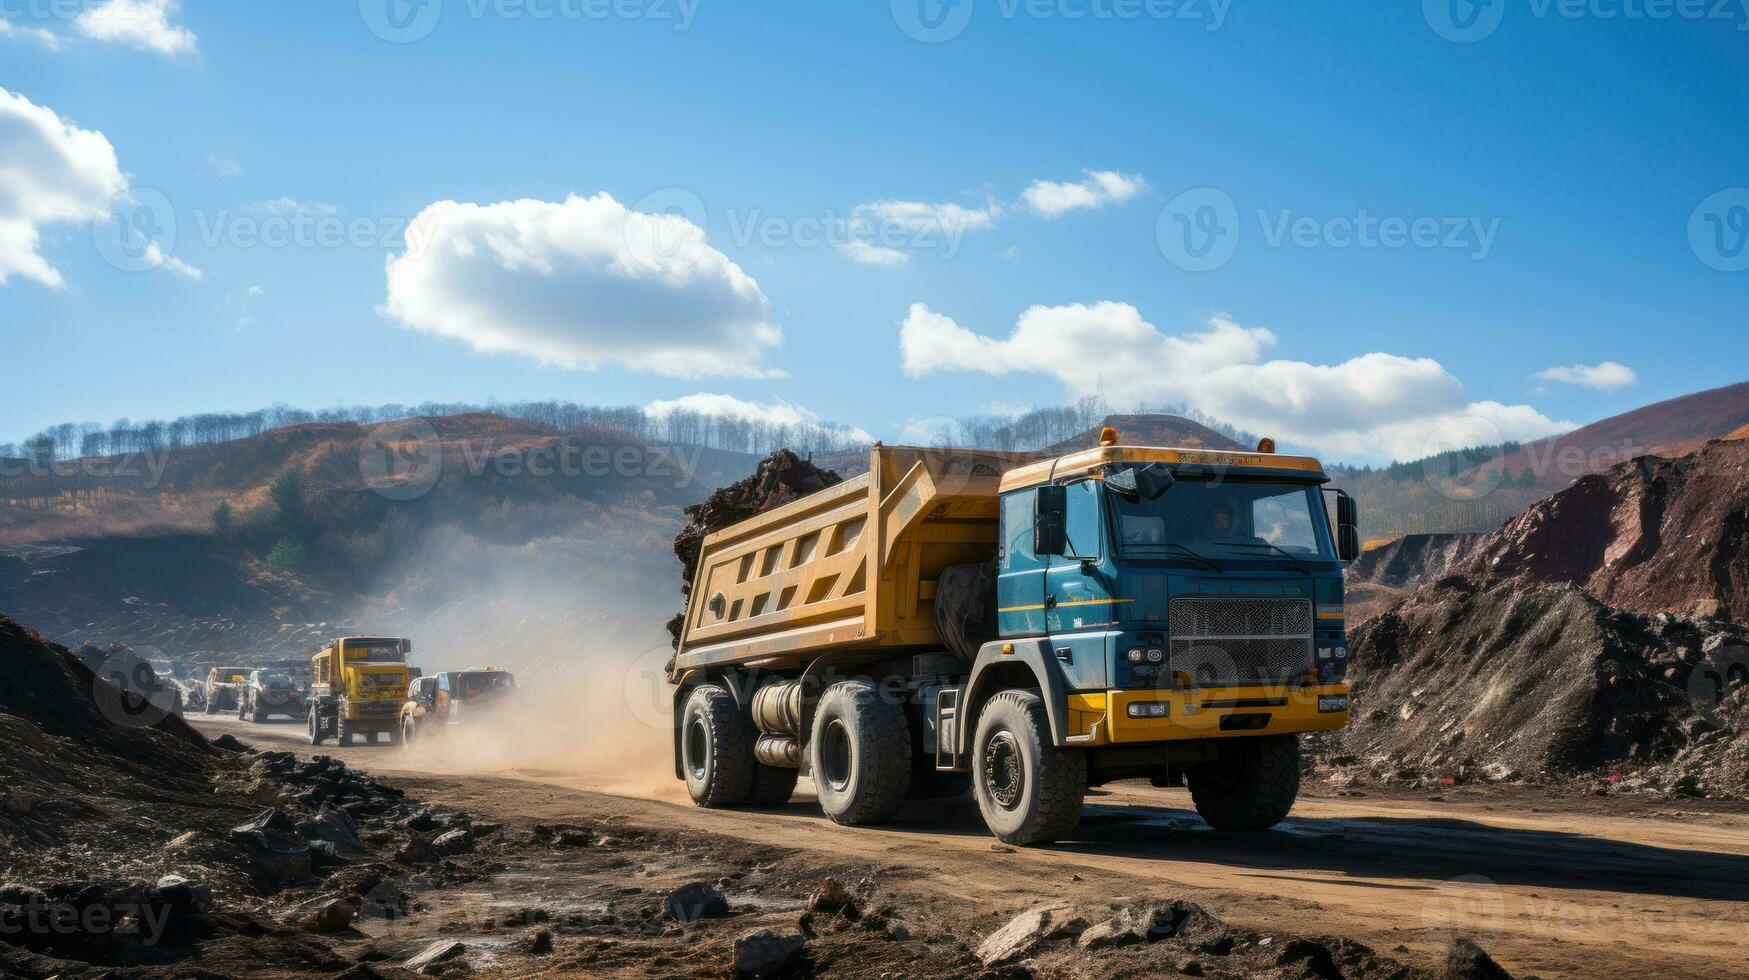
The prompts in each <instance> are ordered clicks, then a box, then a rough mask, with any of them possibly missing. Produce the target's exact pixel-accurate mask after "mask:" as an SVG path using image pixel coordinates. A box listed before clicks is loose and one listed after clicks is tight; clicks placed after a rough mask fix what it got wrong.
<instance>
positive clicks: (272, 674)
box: [237, 670, 309, 724]
mask: <svg viewBox="0 0 1749 980" xmlns="http://www.w3.org/2000/svg"><path fill="white" fill-rule="evenodd" d="M308 711H309V705H308V704H307V703H306V702H305V701H304V698H303V695H301V694H299V693H298V687H297V684H296V683H295V682H294V681H293V680H292V679H291V677H290V676H288V675H286V674H283V673H280V672H279V671H274V670H257V671H255V672H253V673H251V674H250V675H249V679H248V680H247V681H246V682H244V684H243V686H242V688H241V693H240V694H239V695H238V697H237V720H238V721H243V720H248V721H253V722H255V723H256V724H260V723H262V722H264V721H266V720H267V719H268V718H269V717H271V716H273V715H281V716H283V717H286V718H296V719H298V720H299V721H302V720H304V715H305V714H306V713H307V712H308Z"/></svg>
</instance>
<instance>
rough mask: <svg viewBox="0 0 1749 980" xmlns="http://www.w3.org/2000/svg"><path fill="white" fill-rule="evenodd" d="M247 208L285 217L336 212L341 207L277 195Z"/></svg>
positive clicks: (260, 212) (258, 212)
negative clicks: (307, 202)
mask: <svg viewBox="0 0 1749 980" xmlns="http://www.w3.org/2000/svg"><path fill="white" fill-rule="evenodd" d="M247 210H248V211H250V212H251V213H253V214H265V215H268V216H269V217H274V218H283V217H285V216H286V215H292V214H307V213H318V214H334V213H336V212H338V211H339V209H338V208H336V207H335V206H334V205H332V204H324V203H322V202H321V201H314V202H311V203H309V204H305V203H304V202H303V201H298V200H294V199H292V198H289V197H275V198H269V199H268V200H265V201H256V202H255V203H254V204H251V205H249V207H248V209H247Z"/></svg>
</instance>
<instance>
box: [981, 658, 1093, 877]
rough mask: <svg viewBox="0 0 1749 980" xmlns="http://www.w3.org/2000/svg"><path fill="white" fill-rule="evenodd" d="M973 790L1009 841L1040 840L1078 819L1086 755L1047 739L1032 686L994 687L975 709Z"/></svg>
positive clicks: (1064, 831)
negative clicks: (1017, 688) (981, 706)
mask: <svg viewBox="0 0 1749 980" xmlns="http://www.w3.org/2000/svg"><path fill="white" fill-rule="evenodd" d="M972 790H973V792H974V794H975V795H976V796H977V798H978V809H979V810H980V811H981V812H982V813H983V814H984V824H985V826H987V827H989V828H990V832H991V833H992V834H995V835H996V839H997V840H1000V841H1002V842H1004V843H1007V844H1044V843H1049V842H1051V841H1054V840H1058V839H1060V838H1063V837H1067V836H1068V835H1069V834H1070V833H1072V832H1073V831H1074V830H1075V826H1076V825H1077V824H1079V823H1080V822H1081V800H1082V798H1083V797H1085V796H1086V795H1087V757H1086V756H1084V755H1083V754H1082V753H1081V750H1080V749H1065V748H1059V747H1057V746H1055V745H1052V744H1051V736H1050V728H1049V726H1048V724H1047V723H1046V718H1045V705H1044V701H1042V700H1041V699H1040V698H1039V696H1038V693H1037V692H1036V691H1013V690H1010V691H998V692H997V693H996V695H995V696H994V697H992V698H991V699H990V700H989V701H988V702H986V703H985V704H984V710H983V711H982V712H980V713H979V715H978V729H977V736H976V737H975V738H974V739H973V742H972Z"/></svg>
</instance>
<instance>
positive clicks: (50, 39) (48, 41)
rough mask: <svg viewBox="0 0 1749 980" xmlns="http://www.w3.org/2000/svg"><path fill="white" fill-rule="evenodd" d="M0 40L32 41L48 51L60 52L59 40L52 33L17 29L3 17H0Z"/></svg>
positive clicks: (31, 29)
mask: <svg viewBox="0 0 1749 980" xmlns="http://www.w3.org/2000/svg"><path fill="white" fill-rule="evenodd" d="M0 38H11V39H13V40H19V41H34V42H36V43H37V44H40V45H42V46H43V47H45V48H48V49H49V50H50V51H59V50H61V38H60V36H59V35H57V34H55V32H54V31H50V30H46V29H44V28H41V27H19V26H18V25H17V24H14V23H13V22H12V21H11V20H8V19H6V18H4V17H0Z"/></svg>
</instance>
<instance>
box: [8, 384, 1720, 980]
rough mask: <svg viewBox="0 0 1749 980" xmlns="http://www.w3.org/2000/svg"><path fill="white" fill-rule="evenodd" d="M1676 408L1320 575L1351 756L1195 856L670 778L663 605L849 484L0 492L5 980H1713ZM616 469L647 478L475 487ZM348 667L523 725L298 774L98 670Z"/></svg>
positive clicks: (273, 457)
mask: <svg viewBox="0 0 1749 980" xmlns="http://www.w3.org/2000/svg"><path fill="white" fill-rule="evenodd" d="M1704 394H1705V395H1706V396H1708V397H1707V398H1706V399H1704V400H1703V403H1704V405H1705V406H1706V408H1707V411H1705V412H1701V411H1699V410H1697V409H1695V407H1694V404H1690V405H1689V406H1688V408H1687V409H1686V410H1681V411H1671V410H1667V409H1660V410H1658V411H1651V410H1650V409H1657V408H1659V407H1658V406H1651V407H1650V408H1649V409H1648V410H1641V416H1640V417H1641V418H1642V419H1643V420H1646V421H1644V422H1643V423H1642V424H1641V429H1640V431H1636V432H1634V433H1632V435H1633V437H1634V438H1635V440H1637V442H1638V443H1639V444H1643V445H1647V446H1665V445H1669V446H1673V447H1674V448H1672V449H1668V450H1661V451H1660V452H1659V453H1655V454H1650V455H1639V456H1630V457H1629V458H1615V457H1608V458H1606V457H1605V456H1602V455H1600V456H1598V461H1597V464H1596V465H1595V466H1594V467H1593V466H1592V465H1591V464H1589V463H1587V464H1586V469H1585V471H1584V472H1583V473H1576V474H1574V475H1573V476H1572V477H1571V478H1567V479H1562V480H1550V481H1548V482H1549V484H1550V485H1549V486H1547V487H1544V488H1542V489H1539V490H1538V492H1537V494H1536V495H1535V499H1532V500H1529V501H1528V502H1527V503H1526V504H1525V506H1524V507H1523V508H1521V509H1520V510H1518V511H1516V512H1515V514H1514V515H1513V516H1511V517H1510V519H1507V520H1504V521H1503V522H1502V523H1499V524H1497V525H1495V526H1491V527H1450V528H1437V527H1435V528H1429V529H1428V530H1427V531H1426V533H1418V534H1416V535H1414V536H1409V537H1402V538H1400V539H1394V540H1391V541H1385V542H1379V543H1376V544H1375V545H1374V546H1373V547H1372V548H1371V549H1369V551H1368V553H1367V554H1366V556H1364V557H1363V558H1362V559H1361V561H1359V562H1357V563H1355V566H1354V568H1353V569H1352V572H1351V580H1350V601H1351V604H1352V605H1353V608H1352V609H1351V612H1350V622H1349V638H1350V644H1351V646H1352V649H1353V656H1354V657H1355V667H1354V669H1353V670H1352V671H1351V675H1350V677H1351V681H1352V684H1353V692H1354V701H1355V709H1354V713H1353V719H1354V720H1353V722H1352V723H1351V725H1350V727H1349V728H1348V729H1347V730H1345V731H1342V732H1339V733H1333V734H1330V735H1326V736H1320V737H1318V738H1317V739H1315V740H1312V741H1310V742H1309V748H1310V751H1309V752H1307V754H1306V757H1305V762H1304V771H1303V773H1302V780H1303V784H1302V785H1303V788H1302V791H1301V795H1300V799H1299V803H1298V805H1297V806H1296V808H1295V809H1294V811H1293V813H1292V815H1291V816H1290V817H1289V818H1288V819H1287V820H1286V821H1285V822H1284V823H1282V824H1281V825H1279V826H1278V827H1276V828H1275V829H1273V830H1270V831H1266V832H1257V833H1217V832H1215V831H1213V830H1211V829H1210V828H1209V827H1208V826H1207V825H1206V824H1205V823H1204V822H1203V821H1202V820H1201V819H1200V818H1199V817H1197V815H1196V812H1195V809H1194V808H1193V806H1192V805H1191V801H1190V799H1189V798H1188V796H1187V794H1186V793H1185V791H1184V790H1181V789H1158V788H1154V787H1152V786H1150V785H1148V784H1147V783H1146V782H1145V781H1144V782H1121V783H1116V784H1113V785H1110V786H1106V787H1103V788H1100V789H1097V790H1094V791H1093V792H1091V793H1090V795H1089V796H1088V799H1087V803H1086V806H1085V810H1084V816H1083V819H1082V821H1081V824H1080V826H1079V829H1078V830H1077V831H1076V832H1075V834H1074V835H1073V836H1072V838H1071V839H1069V840H1067V841H1064V842H1062V843H1059V844H1055V845H1051V846H1046V847H1032V848H1013V847H1009V846H1006V845H1002V844H999V843H997V842H995V840H994V839H993V838H992V837H990V836H989V834H988V833H987V832H986V830H985V829H984V826H983V823H982V821H981V820H980V818H979V815H978V810H977V807H976V805H975V804H974V803H973V802H972V800H971V799H970V798H968V797H961V798H955V799H948V800H928V801H915V802H912V803H909V804H907V805H906V806H905V808H903V809H902V810H901V811H900V813H899V815H898V817H897V819H896V820H894V821H893V822H891V823H888V824H885V825H881V826H877V827H843V826H838V825H836V824H833V823H831V822H830V821H828V820H827V819H826V818H825V817H823V816H822V815H821V813H820V810H819V809H818V807H817V806H816V805H815V803H814V800H813V795H812V794H813V787H812V786H811V784H810V783H809V781H808V780H806V779H804V780H803V781H802V782H801V784H800V786H799V787H798V789H797V792H796V793H795V795H794V797H793V798H792V799H791V800H790V802H788V803H786V804H784V805H781V806H776V807H770V808H762V809H741V810H704V809H699V808H696V807H694V806H693V805H692V804H691V802H690V800H689V799H688V798H687V795H686V790H685V786H684V784H682V783H680V782H679V781H677V780H675V779H674V776H673V764H672V761H671V759H670V744H671V737H670V734H669V732H668V730H667V727H666V726H667V725H668V720H667V714H666V705H665V703H664V702H663V700H662V699H663V697H664V688H663V684H664V681H663V672H662V668H663V665H664V663H665V661H666V659H667V657H668V656H669V655H670V653H671V648H670V644H669V635H668V633H667V631H666V630H665V629H664V624H665V623H666V622H667V621H668V619H669V617H670V616H672V615H673V613H674V612H675V610H676V609H677V608H678V607H679V606H680V604H681V603H683V602H684V601H685V597H684V596H683V594H682V590H681V587H680V582H681V578H682V568H683V567H684V566H685V563H686V562H687V561H689V560H691V559H692V558H696V555H697V546H698V540H699V538H700V537H701V535H702V533H703V532H704V531H706V530H709V529H710V528H712V527H715V526H720V524H721V523H722V522H723V521H726V520H733V519H737V518H738V517H741V516H746V515H749V514H754V513H759V512H760V511H763V510H766V509H769V508H770V507H772V506H776V505H779V504H781V503H784V502H786V501H788V500H791V499H794V498H795V497H796V496H798V495H800V494H801V493H805V492H807V491H808V490H810V489H813V488H815V487H818V486H821V485H826V484H827V483H830V482H835V481H836V480H837V479H839V478H840V477H843V476H848V475H850V473H851V472H852V471H853V468H854V467H855V466H856V465H857V460H856V459H855V457H854V456H849V457H845V458H843V459H840V458H837V457H832V458H827V457H821V458H818V459H816V460H814V461H812V462H809V461H807V460H805V459H798V458H797V457H794V456H791V455H787V454H777V455H774V456H773V457H772V458H770V459H766V460H760V459H757V458H754V457H751V456H746V455H741V454H732V453H717V452H707V451H699V450H692V449H688V448H686V447H683V446H652V445H644V444H641V443H634V442H631V441H628V440H624V439H622V438H620V437H609V436H608V435H606V434H580V433H567V432H559V431H555V430H551V429H547V428H544V427H541V426H537V425H532V424H529V423H525V422H520V421H516V420H510V419H503V418H498V417H495V416H465V417H463V416H458V417H451V418H439V419H431V420H427V421H426V422H425V423H424V424H426V425H429V426H430V427H431V430H432V431H433V432H434V433H435V434H436V439H437V444H438V446H439V451H440V455H441V459H442V462H443V465H442V466H441V467H440V471H441V472H440V473H439V474H438V475H437V476H436V477H435V478H434V479H432V480H431V481H430V485H429V487H428V488H426V489H424V490H423V491H422V492H421V493H420V494H419V495H417V496H408V495H405V494H400V493H399V492H398V485H395V484H392V483H391V484H389V485H385V484H383V483H382V482H381V478H380V477H373V475H372V474H371V473H370V472H369V467H361V466H360V464H359V459H360V453H361V447H368V445H369V440H370V439H371V438H372V432H371V431H370V427H361V426H350V425H321V426H304V427H294V428H292V429H287V430H281V431H277V432H269V433H266V434H263V435H261V436H257V437H254V438H252V439H248V440H242V441H240V442H238V443H232V444H223V445H219V446H210V447H202V448H201V449H199V450H192V451H190V452H188V453H186V454H177V455H175V456H173V457H171V459H170V462H169V466H168V468H167V469H166V470H165V471H164V473H163V475H162V476H161V477H160V478H158V479H157V480H156V481H155V482H154V483H153V485H152V486H149V487H148V486H145V485H143V484H134V485H130V484H129V483H128V482H127V481H128V480H129V479H130V478H127V477H113V478H107V479H106V480H105V481H103V482H102V483H101V485H97V484H96V483H94V482H93V481H89V480H88V481H87V483H86V484H85V485H82V486H79V487H70V486H66V485H59V484H57V483H55V479H56V478H52V477H50V478H44V479H43V480H39V481H37V482H36V483H33V484H31V485H29V486H22V485H15V486H8V488H7V494H6V507H5V510H4V513H3V514H0V614H3V616H0V670H4V674H3V676H4V678H5V682H4V683H0V975H4V976H21V977H32V978H49V977H99V976H102V977H131V976H140V977H172V976H176V977H181V976H241V975H249V976H302V975H317V974H320V975H340V976H348V977H358V978H369V977H400V976H443V975H470V974H472V975H482V976H510V977H531V976H560V975H588V976H626V977H642V976H666V977H726V976H752V977H780V976H847V977H871V978H873V977H908V976H918V975H930V976H954V977H957V976H966V977H976V976H985V977H1027V976H1049V977H1057V976H1061V977H1129V976H1134V977H1143V976H1148V977H1153V976H1193V977H1253V976H1264V977H1288V978H1300V977H1316V978H1334V977H1342V978H1374V977H1391V978H1422V977H1426V978H1434V977H1475V978H1483V977H1486V978H1495V977H1505V976H1516V977H1529V976H1538V977H1548V978H1552V977H1580V976H1587V977H1589V976H1595V975H1596V974H1598V973H1599V972H1600V971H1607V972H1608V973H1611V974H1614V975H1620V976H1636V977H1637V976H1692V977H1738V976H1743V975H1744V974H1745V973H1746V972H1749V886H1746V885H1745V882H1749V802H1745V800H1746V799H1749V685H1745V684H1743V683H1741V681H1740V680H1739V679H1738V678H1739V676H1740V675H1738V674H1736V673H1733V669H1734V667H1735V666H1737V665H1738V664H1739V663H1749V627H1746V623H1749V440H1745V439H1744V438H1743V436H1744V435H1745V433H1744V432H1742V431H1740V427H1741V426H1742V425H1743V424H1744V422H1745V421H1749V415H1744V414H1742V413H1743V411H1744V410H1745V409H1746V408H1749V387H1746V386H1737V388H1735V389H1721V391H1720V392H1714V393H1704ZM1694 397H1699V396H1694ZM1630 414H1632V413H1630ZM1622 418H1627V416H1623V417H1622ZM1695 418H1702V419H1704V420H1706V422H1707V424H1712V423H1715V422H1716V423H1717V424H1718V426H1720V428H1719V431H1716V432H1709V433H1704V434H1703V433H1696V432H1692V431H1690V430H1691V429H1692V428H1693V420H1694V419H1695ZM1671 420H1678V421H1680V423H1681V425H1680V426H1679V427H1678V428H1677V429H1672V430H1670V431H1664V430H1659V429H1657V428H1656V426H1658V425H1665V424H1666V423H1669V424H1674V423H1673V422H1671ZM1149 421H1150V422H1151V423H1152V424H1153V425H1155V426H1156V427H1157V429H1158V431H1159V432H1160V433H1161V434H1160V435H1158V436H1154V435H1150V437H1149V438H1150V441H1165V440H1166V439H1167V438H1168V437H1173V438H1182V439H1185V440H1189V439H1197V440H1201V441H1199V442H1196V443H1194V444H1195V445H1201V446H1207V447H1209V448H1222V447H1223V446H1224V445H1225V443H1223V442H1221V440H1222V439H1224V437H1222V436H1220V435H1219V434H1218V433H1215V432H1213V431H1211V430H1207V429H1203V428H1202V427H1200V426H1195V423H1189V422H1184V421H1183V420H1169V419H1158V418H1156V419H1153V420H1149ZM1179 423H1182V424H1179ZM1733 423H1734V424H1733ZM1120 424H1123V423H1120ZM1127 424H1130V425H1132V426H1134V425H1139V424H1141V422H1140V421H1138V420H1131V421H1130V422H1128V423H1127ZM1600 425H1601V423H1600ZM1633 425H1634V423H1633V422H1632V420H1629V421H1628V422H1624V423H1620V424H1619V425H1617V426H1615V427H1614V428H1610V427H1605V428H1604V429H1603V430H1600V431H1604V432H1605V434H1606V435H1607V436H1608V438H1609V440H1610V441H1611V442H1614V443H1617V444H1619V443H1621V441H1622V433H1621V431H1620V430H1621V428H1622V426H1628V427H1630V428H1632V427H1633ZM1727 425H1728V427H1725V426H1727ZM1193 426H1194V428H1192V427H1193ZM1583 432H1584V430H1580V433H1583ZM1578 435H1579V433H1575V434H1574V435H1573V436H1569V437H1563V438H1567V439H1572V438H1574V436H1578ZM1678 437H1680V438H1678ZM609 438H612V439H614V440H615V448H616V449H624V450H626V454H627V455H626V457H625V458H627V459H628V460H629V459H631V457H632V456H633V455H636V456H637V457H638V458H639V459H641V460H643V462H642V463H640V464H639V465H637V466H627V467H625V468H624V471H623V472H619V473H616V474H615V475H613V476H612V477H611V478H600V477H572V476H567V475H565V474H564V473H562V472H561V473H556V474H553V475H549V476H537V477H529V476H527V475H526V473H527V470H525V469H522V470H518V469H515V468H514V467H512V468H511V469H512V470H514V471H515V472H516V473H517V474H518V475H516V476H514V477H512V476H506V475H504V474H505V473H506V472H507V471H506V470H505V469H501V468H500V467H498V466H486V467H483V468H482V467H478V466H475V465H472V464H470V462H469V460H470V459H471V458H475V459H477V458H478V451H477V449H476V448H474V447H475V446H477V445H478V444H480V443H481V442H482V441H489V442H490V443H491V445H492V446H493V448H494V452H495V453H496V452H502V453H507V454H509V455H510V456H511V457H516V458H526V454H529V453H535V452H538V451H541V450H543V449H545V450H556V449H560V448H563V447H565V446H566V445H568V444H577V445H594V444H598V443H600V442H602V441H605V440H607V439H609ZM1525 448H1526V449H1529V448H1533V447H1525ZM1594 448H1598V447H1594ZM367 451H368V450H367ZM659 457H660V459H662V460H666V462H660V461H659V459H658V458H659ZM288 473H289V474H295V476H292V477H288V476H287V474H288ZM69 479H71V478H69ZM373 480H374V481H375V482H373ZM384 489H388V490H390V491H391V492H389V493H386V494H385V493H383V492H382V491H383V490H384ZM1361 492H1362V496H1361V500H1362V506H1363V515H1364V513H1365V508H1366V507H1367V506H1369V505H1368V503H1367V500H1368V498H1367V497H1366V496H1365V488H1364V487H1363V488H1361ZM397 496H401V497H406V499H401V500H397V499H395V498H396V497H397ZM1378 499H1385V498H1383V497H1380V498H1378ZM221 505H223V508H222V509H221ZM288 542H289V543H288ZM351 632H374V633H381V634H387V635H398V636H408V637H411V638H413V640H414V643H415V648H414V649H415V652H414V655H413V657H412V660H413V662H414V663H416V664H418V665H420V666H422V667H423V668H424V669H426V670H427V672H434V671H438V670H448V669H457V668H461V667H467V666H472V665H477V664H480V663H485V662H490V663H494V664H495V665H497V666H500V667H503V668H505V669H509V670H512V671H515V672H516V673H517V676H518V678H519V681H520V682H521V688H522V697H523V702H522V706H521V707H520V708H519V710H518V711H517V712H516V717H515V718H511V719H505V720H502V721H500V722H497V723H495V724H494V726H493V727H491V728H488V729H482V730H474V731H469V732H468V733H467V734H465V735H452V736H450V737H447V738H438V739H432V740H428V741H420V742H417V743H415V744H414V745H412V746H411V747H399V748H391V747H389V746H386V745H372V746H366V745H353V746H349V747H336V746H334V745H333V744H332V742H330V743H329V744H327V745H324V746H321V747H320V748H312V747H311V746H310V745H309V744H307V739H306V738H305V729H304V727H303V725H302V723H300V722H298V721H295V720H287V721H282V720H278V719H274V720H270V721H268V722H266V723H262V724H256V723H251V722H246V721H243V720H240V719H239V718H238V717H237V715H236V714H235V713H234V712H231V713H225V714H207V713H205V712H201V711H197V710H194V708H193V707H191V706H188V705H184V706H183V707H182V709H181V710H180V711H178V710H175V709H176V705H175V704H172V703H170V702H169V701H164V702H162V703H145V702H141V701H138V700H137V699H136V700H130V698H129V696H128V695H126V694H125V693H123V692H120V691H117V690H116V689H115V688H114V687H113V686H112V685H111V684H110V683H109V682H108V681H107V680H105V679H104V677H103V676H101V675H102V673H103V671H102V669H101V665H102V664H103V663H105V662H116V661H109V660H107V659H106V658H114V657H123V658H130V659H128V660H127V662H128V663H134V662H139V663H145V664H149V665H151V666H152V667H153V668H155V669H156V670H157V671H158V672H159V674H160V676H163V677H165V678H167V679H171V680H175V679H177V678H178V677H180V678H182V679H183V680H186V679H187V678H188V677H191V676H192V675H193V674H194V673H195V672H197V671H198V669H199V668H201V667H202V666H204V665H206V664H211V663H215V662H219V661H220V660H227V661H228V660H230V658H235V660H234V662H236V663H241V664H245V665H255V664H266V663H272V662H276V661H295V660H296V659H298V658H303V659H304V660H305V661H307V659H308V657H309V655H310V654H311V653H314V652H315V650H316V649H317V648H318V647H319V646H320V644H321V643H322V642H323V640H325V639H326V638H328V637H332V636H335V635H343V634H346V633H351ZM93 663H96V664H98V665H99V670H98V672H97V673H94V672H93V670H92V667H91V665H92V664H93ZM165 689H166V690H170V689H172V686H167V687H166V688H165ZM175 690H177V691H182V688H181V687H175Z"/></svg>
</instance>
